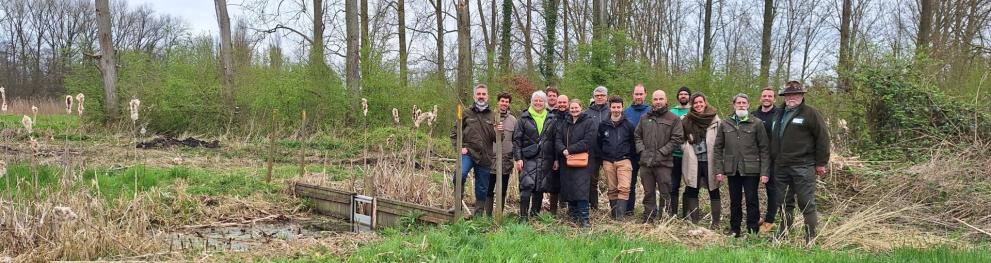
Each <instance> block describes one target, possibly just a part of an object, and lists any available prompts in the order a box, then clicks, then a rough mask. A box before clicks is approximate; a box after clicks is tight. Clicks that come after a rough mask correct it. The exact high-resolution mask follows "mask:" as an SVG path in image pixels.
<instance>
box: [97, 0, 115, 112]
mask: <svg viewBox="0 0 991 263" xmlns="http://www.w3.org/2000/svg"><path fill="white" fill-rule="evenodd" d="M96 17H97V27H98V28H99V32H100V33H99V34H100V70H101V71H102V72H103V110H104V111H105V112H106V114H107V116H109V119H110V120H114V119H116V118H117V86H116V85H117V60H116V59H115V57H114V47H113V44H112V42H111V39H112V36H111V35H110V1H109V0H96Z"/></svg>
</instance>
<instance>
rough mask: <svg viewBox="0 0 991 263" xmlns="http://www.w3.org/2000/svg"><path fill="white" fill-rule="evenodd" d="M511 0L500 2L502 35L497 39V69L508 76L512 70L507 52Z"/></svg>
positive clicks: (510, 25)
mask: <svg viewBox="0 0 991 263" xmlns="http://www.w3.org/2000/svg"><path fill="white" fill-rule="evenodd" d="M513 9H514V8H513V0H502V28H501V29H502V33H501V34H500V36H499V37H500V39H499V64H500V65H499V67H500V68H501V71H502V74H509V72H510V71H511V70H512V69H510V65H511V64H512V63H510V60H512V58H510V57H509V51H510V49H511V46H510V44H509V43H510V42H509V40H510V39H509V38H510V35H509V33H510V30H511V29H512V20H511V18H512V17H513Z"/></svg>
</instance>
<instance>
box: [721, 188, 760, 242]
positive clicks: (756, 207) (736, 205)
mask: <svg viewBox="0 0 991 263" xmlns="http://www.w3.org/2000/svg"><path fill="white" fill-rule="evenodd" d="M727 177H728V179H729V203H730V205H729V218H730V219H729V226H730V230H732V231H733V233H734V234H736V235H740V234H741V232H740V223H741V221H742V220H743V207H742V206H743V199H744V195H746V200H747V231H748V232H750V233H757V228H758V225H757V220H758V219H759V217H760V202H759V201H758V195H757V188H758V186H759V185H760V176H757V175H749V176H742V175H740V174H739V173H737V174H736V175H733V176H727Z"/></svg>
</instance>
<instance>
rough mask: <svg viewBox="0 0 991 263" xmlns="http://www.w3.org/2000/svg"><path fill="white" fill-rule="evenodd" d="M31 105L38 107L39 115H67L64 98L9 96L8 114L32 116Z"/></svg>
mask: <svg viewBox="0 0 991 263" xmlns="http://www.w3.org/2000/svg"><path fill="white" fill-rule="evenodd" d="M31 106H36V107H38V115H65V114H66V113H65V101H63V100H62V98H21V99H14V100H11V99H10V98H7V112H0V114H6V115H27V116H32V114H33V113H32V112H31ZM32 118H33V117H32Z"/></svg>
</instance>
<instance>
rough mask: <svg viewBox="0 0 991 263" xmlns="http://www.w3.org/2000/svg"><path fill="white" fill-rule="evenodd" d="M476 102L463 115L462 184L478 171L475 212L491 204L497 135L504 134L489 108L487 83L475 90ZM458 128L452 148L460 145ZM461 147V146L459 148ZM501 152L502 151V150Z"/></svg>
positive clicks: (452, 133)
mask: <svg viewBox="0 0 991 263" xmlns="http://www.w3.org/2000/svg"><path fill="white" fill-rule="evenodd" d="M474 93H475V103H474V104H472V105H471V107H468V109H465V111H464V115H463V116H462V122H463V126H462V127H461V128H462V130H461V131H462V137H461V139H462V140H461V141H462V142H463V145H462V146H463V148H461V183H462V184H464V182H465V180H466V179H467V178H468V171H471V170H474V171H475V209H476V211H477V210H479V208H484V207H487V206H490V205H491V202H492V200H490V199H488V193H489V191H492V188H491V187H490V186H489V177H490V176H492V174H491V173H492V161H493V160H495V156H496V152H495V147H494V144H495V141H496V140H495V139H496V132H502V131H503V127H502V124H501V123H496V122H495V116H494V115H493V114H497V113H494V112H493V111H492V109H491V108H489V89H488V87H487V86H485V85H484V84H478V85H476V86H475V89H474ZM457 138H458V129H457V127H454V128H453V129H451V145H458V142H457ZM455 147H457V146H455ZM500 149H501V148H500ZM455 180H456V178H455Z"/></svg>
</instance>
